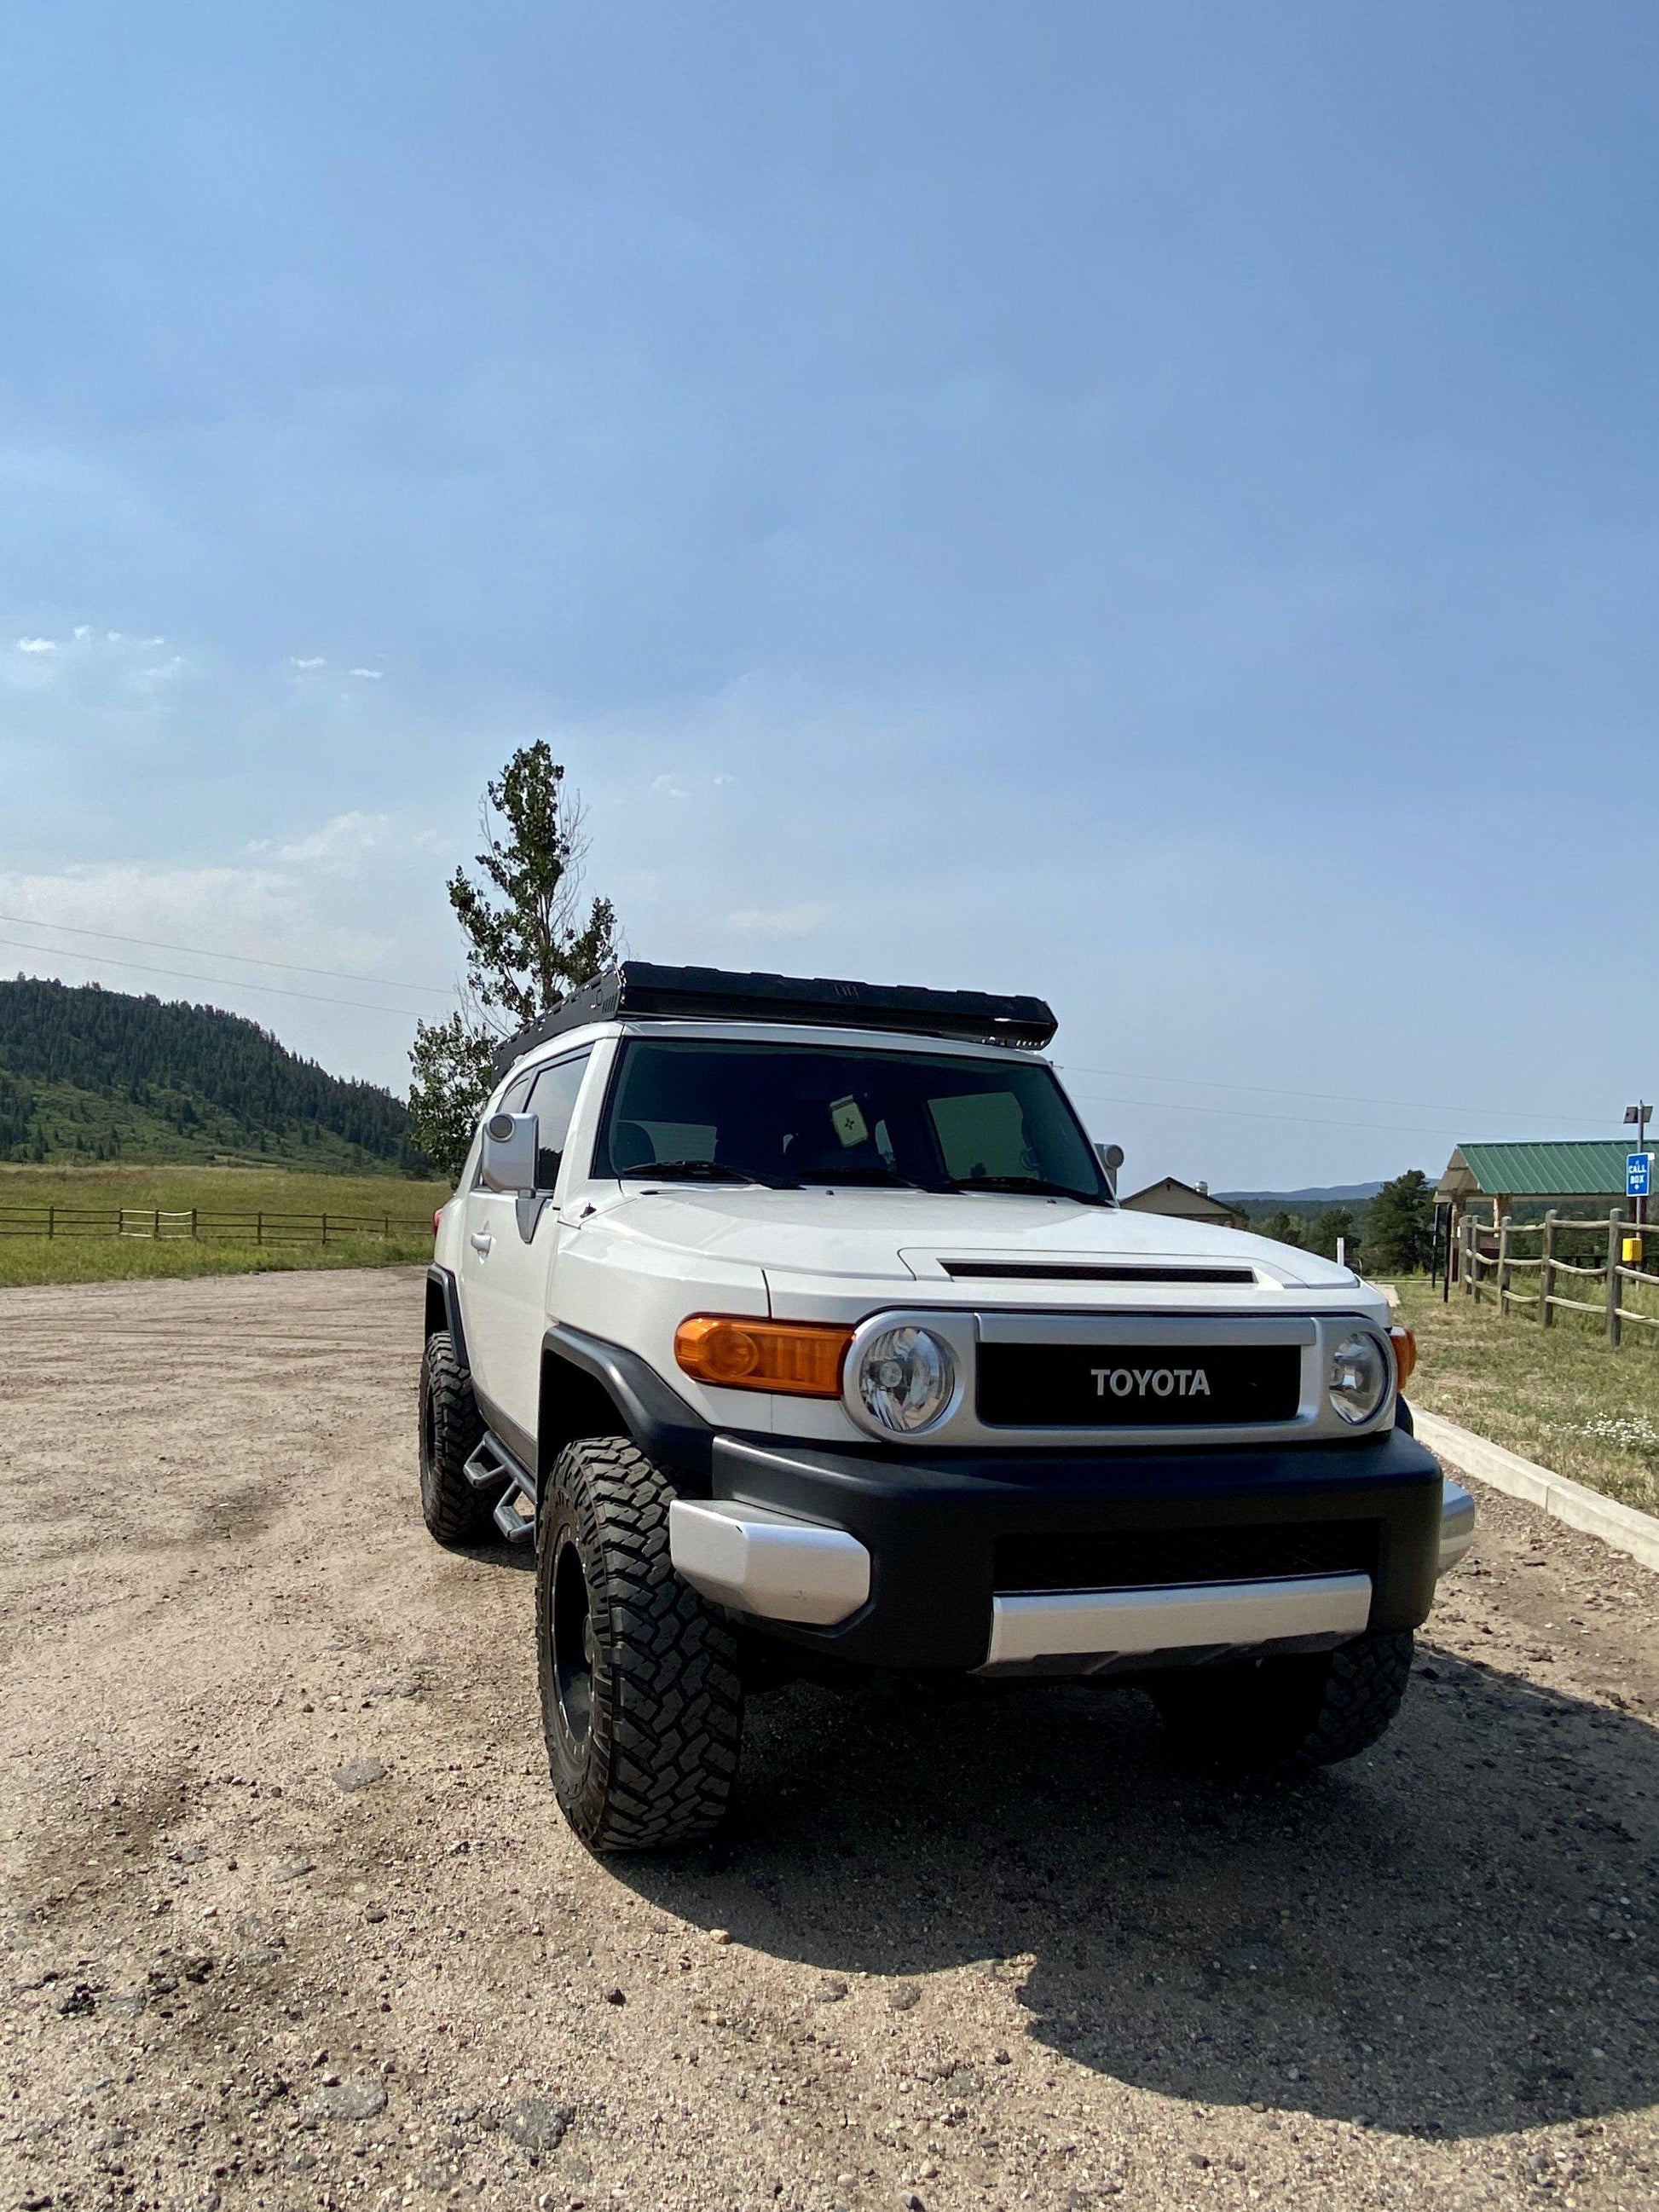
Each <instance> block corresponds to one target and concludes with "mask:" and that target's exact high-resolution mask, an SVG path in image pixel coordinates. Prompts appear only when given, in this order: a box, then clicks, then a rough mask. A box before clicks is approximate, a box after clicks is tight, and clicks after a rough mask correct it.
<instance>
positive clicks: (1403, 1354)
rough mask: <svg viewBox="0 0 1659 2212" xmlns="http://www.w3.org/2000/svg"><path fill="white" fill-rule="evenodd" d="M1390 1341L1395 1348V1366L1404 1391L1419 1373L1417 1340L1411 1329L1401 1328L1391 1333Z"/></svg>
mask: <svg viewBox="0 0 1659 2212" xmlns="http://www.w3.org/2000/svg"><path fill="white" fill-rule="evenodd" d="M1389 1343H1390V1344H1392V1345H1393V1346H1394V1364H1395V1368H1396V1369H1397V1370H1399V1376H1400V1388H1401V1389H1402V1390H1403V1389H1405V1387H1406V1385H1407V1383H1409V1382H1410V1381H1411V1379H1412V1376H1413V1375H1414V1374H1415V1373H1416V1371H1417V1339H1416V1338H1415V1337H1414V1336H1413V1334H1412V1333H1411V1331H1410V1329H1408V1328H1404V1327H1401V1328H1391V1329H1390V1330H1389Z"/></svg>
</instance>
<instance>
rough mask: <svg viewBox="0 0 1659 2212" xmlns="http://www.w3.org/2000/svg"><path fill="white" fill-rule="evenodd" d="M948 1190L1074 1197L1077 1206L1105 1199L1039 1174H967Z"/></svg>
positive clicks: (1029, 1196)
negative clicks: (1044, 1178)
mask: <svg viewBox="0 0 1659 2212" xmlns="http://www.w3.org/2000/svg"><path fill="white" fill-rule="evenodd" d="M945 1188H947V1189H950V1190H994V1191H1006V1192H1012V1194H1014V1196H1016V1197H1018V1198H1074V1199H1075V1200H1077V1202H1078V1204H1079V1206H1103V1205H1104V1204H1105V1203H1106V1201H1105V1200H1104V1199H1103V1198H1102V1197H1100V1196H1099V1195H1098V1194H1097V1193H1095V1192H1092V1191H1086V1190H1074V1189H1073V1188H1072V1185H1071V1184H1070V1183H1068V1182H1044V1181H1043V1180H1042V1176H968V1177H966V1178H965V1179H964V1180H962V1181H959V1182H952V1183H949V1184H947V1185H946V1186H945Z"/></svg>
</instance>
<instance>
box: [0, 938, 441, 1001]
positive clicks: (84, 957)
mask: <svg viewBox="0 0 1659 2212" xmlns="http://www.w3.org/2000/svg"><path fill="white" fill-rule="evenodd" d="M0 945H5V946H6V947H7V948H8V949H9V951H13V952H36V953H44V954H45V955H46V957H47V958H48V959H52V960H78V961H80V962H82V963H83V964H88V965H89V964H90V963H91V962H92V961H93V960H94V959H96V960H97V962H98V963H99V964H100V966H102V967H107V968H130V969H132V971H133V973H134V974H135V975H164V976H166V977H167V978H168V979H169V980H170V981H173V982H175V983H210V984H212V985H213V987H215V989H216V990H220V991H264V992H267V993H270V994H274V995H275V996H276V997H277V998H279V999H304V1000H307V1002H308V1003H309V1004H310V1005H312V1006H355V1007H356V1009H357V1011H358V1012H360V1013H365V1014H394V1015H396V1017H397V1018H398V1020H399V1021H400V1022H406V1021H408V1020H409V1019H410V1009H409V1007H407V1006H371V1005H370V1004H369V1002H368V1000H366V999H330V998H325V997H324V995H323V994H322V993H321V992H320V991H290V990H288V989H286V988H284V987H283V985H282V984H281V983H261V982H259V981H257V980H256V979H255V978H254V977H252V976H251V975H191V973H190V972H189V971H188V970H187V969H180V968H152V967H149V966H148V965H146V963H144V962H143V961H142V960H118V959H117V958H116V957H115V956H114V954H113V953H111V952H100V953H96V954H94V953H87V952H61V951H53V950H52V947H51V946H50V945H25V944H23V943H21V941H20V940H19V939H16V938H15V937H0ZM209 957H211V958H217V957H218V956H217V955H216V954H212V955H210V956H209Z"/></svg>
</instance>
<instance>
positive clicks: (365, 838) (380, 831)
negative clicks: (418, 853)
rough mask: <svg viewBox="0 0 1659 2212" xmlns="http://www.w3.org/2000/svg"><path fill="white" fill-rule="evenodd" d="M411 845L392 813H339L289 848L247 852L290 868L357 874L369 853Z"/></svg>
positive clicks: (280, 846)
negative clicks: (268, 858) (399, 845)
mask: <svg viewBox="0 0 1659 2212" xmlns="http://www.w3.org/2000/svg"><path fill="white" fill-rule="evenodd" d="M408 842H410V840H409V838H408V836H406V835H400V834H399V832H398V829H397V825H396V824H395V823H394V822H393V821H392V817H391V816H390V815H389V814H362V813H357V812H356V811H354V812H351V813H349V814H337V815H335V816H334V817H332V819H331V820H330V821H327V822H325V823H323V825H322V827H321V828H320V829H313V831H312V832H311V834H310V835H309V836H306V837H296V838H295V839H293V840H292V841H291V842H289V843H288V844H286V845H278V846H276V847H275V848H271V847H270V846H268V845H266V846H250V847H249V848H248V849H249V851H250V852H269V853H270V856H271V858H272V859H273V860H279V861H281V862H282V863H283V865H284V866H288V867H299V868H323V869H326V870H327V871H328V872H330V873H331V874H337V875H355V874H356V872H357V871H358V870H359V869H360V868H361V867H362V864H363V861H364V860H365V859H366V858H367V857H368V854H371V853H374V852H378V851H380V850H382V849H384V848H386V847H387V846H390V845H396V844H400V843H401V844H407V843H408Z"/></svg>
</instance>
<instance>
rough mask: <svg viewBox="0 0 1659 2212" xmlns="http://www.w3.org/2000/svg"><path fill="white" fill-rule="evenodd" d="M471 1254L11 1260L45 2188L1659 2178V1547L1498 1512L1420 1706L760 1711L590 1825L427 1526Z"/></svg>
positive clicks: (1163, 2195)
mask: <svg viewBox="0 0 1659 2212" xmlns="http://www.w3.org/2000/svg"><path fill="white" fill-rule="evenodd" d="M420 1291H421V1285H420V1278H419V1276H418V1274H417V1273H415V1272H414V1271H387V1272H384V1273H364V1274H356V1275H295V1276H272V1277H264V1278H260V1277H254V1278H243V1279H223V1280H205V1281H197V1282H191V1283H167V1282H160V1283H143V1284H108V1285H88V1286H77V1287H75V1288H70V1289H61V1290H27V1291H11V1292H8V1293H5V1294H3V1296H0V1629H3V1637H0V1667H3V1677H0V1680H3V1699H0V1863H3V1869H4V1889H3V1918H0V1944H3V1957H0V2207H3V2208H5V2212H14V2208H16V2212H21V2208H25V2207H33V2208H37V2209H38V2208H44V2207H46V2206H52V2207H53V2208H70V2207H73V2208H76V2212H80V2208H90V2207H94V2206H98V2207H102V2206H123V2207H134V2208H137V2207H159V2206H169V2207H171V2206H179V2207H185V2206H189V2207H197V2208H206V2207H209V2206H213V2205H222V2206H224V2207H226V2208H230V2207H234V2206H242V2205H256V2204H257V2205H263V2204H295V2205H325V2206H326V2205H337V2206H339V2205H347V2204H356V2203H362V2204H368V2203H392V2202H396V2203H409V2204H414V2205H419V2204H423V2203H426V2202H428V2199H433V2198H446V2199H450V2200H454V2199H458V2198H459V2200H460V2201H463V2202H477V2203H484V2204H487V2205H489V2206H492V2207H494V2206H501V2207H504V2208H519V2207H529V2206H538V2207H545V2206H557V2207H559V2208H562V2209H563V2208H573V2207H576V2206H579V2205H580V2206H585V2207H588V2208H599V2207H605V2208H628V2209H629V2212H653V2208H657V2207H687V2208H696V2209H697V2212H702V2208H722V2212H724V2208H726V2207H732V2208H738V2207H741V2208H754V2209H755V2212H759V2208H771V2207H775V2206H780V2207H785V2208H810V2212H829V2208H831V2207H834V2206H837V2205H842V2206H847V2207H848V2208H864V2207H870V2206H878V2207H884V2208H889V2209H890V2212H891V2209H892V2208H897V2207H900V2206H910V2205H915V2204H920V2205H921V2206H923V2207H925V2208H927V2212H947V2209H948V2208H957V2207H967V2206H986V2207H992V2206H1001V2207H1006V2208H1008V2209H1009V2212H1012V2208H1015V2207H1023V2206H1036V2207H1041V2208H1060V2207H1073V2208H1077V2207H1093V2206H1097V2205H1101V2206H1105V2205H1114V2206H1115V2205H1124V2206H1146V2207H1157V2208H1166V2207H1176V2206H1183V2207H1184V2206H1194V2207H1204V2208H1210V2207H1225V2206H1239V2207H1243V2206H1246V2205H1256V2204H1271V2205H1273V2206H1288V2207H1301V2206H1309V2207H1311V2206H1315V2205H1318V2206H1320V2207H1328V2206H1331V2205H1340V2206H1343V2207H1353V2206H1367V2207H1369V2206H1379V2207H1380V2206H1389V2207H1395V2206H1398V2207H1406V2206H1410V2207H1412V2208H1413V2212H1421V2208H1423V2207H1425V2206H1427V2207H1434V2208H1442V2207H1460V2206H1483V2207H1484V2206H1498V2205H1501V2206H1532V2205H1548V2204H1565V2205H1577V2206H1582V2207H1595V2208H1602V2207H1607V2208H1611V2207H1614V2206H1619V2207H1629V2208H1632V2212H1634V2208H1637V2207H1650V2206H1652V2205H1654V2204H1655V2203H1656V2202H1659V2126H1656V2112H1655V2107H1654V2104H1653V2101H1652V2100H1653V2099H1654V2097H1655V2094H1656V2082H1659V2036H1656V2022H1659V1948H1656V1943H1655V1919H1654V1907H1655V1876H1656V1874H1659V1737H1656V1732H1655V1717H1656V1713H1659V1634H1656V1626H1659V1603H1656V1599H1659V1579H1656V1578H1655V1577H1651V1576H1648V1575H1645V1574H1644V1571H1642V1570H1641V1569H1639V1568H1638V1567H1637V1566H1635V1565H1632V1564H1631V1563H1629V1562H1627V1561H1625V1560H1623V1559H1620V1557H1618V1556H1617V1555H1615V1554H1613V1553H1608V1552H1606V1551H1603V1550H1601V1548H1600V1547H1597V1546H1596V1545H1595V1544H1594V1543H1592V1542H1591V1541H1589V1540H1588V1539H1585V1538H1580V1537H1577V1536H1576V1535H1573V1534H1570V1533H1568V1532H1567V1531H1565V1530H1563V1529H1561V1528H1558V1527H1556V1526H1554V1525H1553V1524H1552V1523H1550V1522H1546V1521H1543V1520H1541V1519H1540V1518H1538V1517H1536V1516H1534V1515H1533V1514H1531V1513H1530V1512H1528V1511H1527V1510H1522V1509H1521V1508H1518V1507H1516V1506H1515V1505H1512V1504H1510V1503H1509V1502H1507V1501H1506V1500H1504V1499H1502V1498H1495V1497H1492V1496H1490V1495H1484V1496H1483V1497H1482V1498H1481V1500H1480V1504H1481V1508H1482V1511H1483V1515H1484V1519H1483V1522H1482V1528H1481V1533H1480V1537H1479V1539H1478V1541H1477V1547H1476V1550H1475V1552H1474V1554H1473V1555H1472V1557H1471V1559H1470V1560H1469V1562H1468V1563H1467V1564H1466V1565H1465V1566H1464V1567H1463V1568H1462V1570H1460V1571H1459V1572H1458V1573H1457V1575H1456V1576H1455V1577H1454V1578H1453V1579H1452V1580H1451V1581H1450V1582H1449V1583H1448V1584H1447V1585H1445V1586H1444V1594H1443V1602H1442V1605H1441V1607H1440V1608H1439V1610H1438V1612H1437V1614H1436V1615H1435V1618H1434V1620H1433V1621H1432V1622H1431V1626H1430V1629H1429V1632H1427V1633H1426V1634H1425V1637H1424V1638H1423V1639H1422V1641H1421V1644H1420V1646H1419V1654H1420V1665H1419V1676H1418V1679H1417V1680H1416V1681H1415V1682H1414V1684H1413V1689H1412V1692H1411V1695H1410V1697H1409V1699H1408V1700H1407V1709H1406V1711H1405V1713H1404V1715H1403V1717H1402V1718H1401V1723H1400V1724H1399V1726H1398V1728H1397V1729H1395V1732H1394V1734H1393V1735H1391V1736H1390V1737H1389V1739H1388V1740H1387V1741H1385V1742H1384V1744H1383V1746H1381V1747H1379V1748H1378V1749H1377V1750H1376V1751H1375V1752H1374V1753H1371V1754H1370V1755H1369V1756H1368V1757H1366V1758H1365V1759H1361V1760H1358V1761H1357V1762H1355V1763H1354V1764H1352V1765H1349V1766H1346V1767H1344V1768H1340V1769H1338V1770H1336V1771H1332V1772H1330V1773H1328V1774H1326V1775H1323V1776H1321V1777H1320V1778H1317V1779H1316V1780H1315V1781H1314V1782H1312V1783H1311V1784H1304V1785H1302V1786H1300V1787H1297V1788H1290V1787H1283V1786H1279V1785H1269V1784H1247V1785H1245V1786H1240V1785H1238V1784H1236V1783H1233V1782H1231V1781H1228V1780H1225V1779H1219V1778H1211V1777H1206V1776H1204V1775H1201V1774H1194V1773H1193V1772H1191V1771H1184V1770H1183V1769H1182V1767H1181V1766H1180V1765H1177V1764H1176V1762H1175V1761H1174V1760H1173V1759H1171V1757H1170V1755H1169V1753H1167V1752H1166V1750H1165V1748H1164V1744H1163V1742H1162V1741H1161V1738H1160V1735H1159V1732H1158V1725H1157V1723H1156V1720H1155V1718H1154V1716H1153V1714H1152V1709H1151V1707H1150V1705H1147V1704H1146V1701H1145V1699H1142V1698H1141V1697H1139V1695H1138V1694H1135V1693H1133V1692H1089V1691H1085V1690H1081V1689H1076V1688H1060V1689H1048V1690H1022V1691H1020V1692H1018V1693H1013V1694H1005V1695H1002V1696H999V1697H996V1698H988V1697H987V1698H983V1699H973V1700H963V1701H959V1702H950V1703H935V1702H917V1701H905V1700H903V1699H892V1698H885V1699H878V1698H872V1699H867V1700H866V1701H863V1702H853V1701H848V1700H842V1699H835V1698H832V1697H830V1696H829V1695H827V1694H824V1693H822V1692H816V1691H805V1690H791V1691H787V1692H782V1693H781V1694H779V1695H777V1696H775V1697H774V1698H771V1699H766V1700H760V1701H757V1702H756V1704H755V1705H753V1706H752V1707H751V1724H750V1732H749V1737H748V1743H747V1749H746V1752H745V1759H744V1785H743V1791H742V1798H741V1803H740V1807H739V1810H738V1816H737V1818H736V1820H735V1821H734V1822H733V1824H732V1828H731V1830H730V1832H729V1833H728V1835H727V1836H726V1837H725V1838H723V1839H722V1840H721V1842H720V1844H718V1845H716V1846H714V1847H712V1848H703V1849H700V1850H696V1851H694V1852H692V1853H690V1854H689V1855H686V1856H684V1857H679V1858H677V1859H669V1860H662V1861H656V1862H647V1863H629V1862H621V1863H613V1864H603V1865H602V1864H599V1863H595V1862H594V1861H593V1860H592V1859H590V1858H588V1857H586V1856H585V1854H584V1853H583V1852H582V1851H581V1850H580V1849H578V1848H577V1846H576V1845H575V1844H574V1843H573V1841H572V1840H571V1838H570V1837H569V1835H568V1832H566V1830H565V1829H564V1828H563V1826H562V1824H561V1822H560V1820H559V1819H558V1816H557V1813H556V1808H555V1806H554V1803H553V1800H552V1796H551V1793H550V1789H549V1785H548V1783H547V1779H546V1775H545V1770H544V1765H543V1759H542V1753H541V1747H540V1738H539V1731H538V1719H537V1713H536V1703H535V1691H534V1672H533V1659H534V1653H533V1649H532V1586H531V1578H530V1577H529V1575H528V1574H527V1573H526V1571H525V1564H524V1562H523V1561H522V1560H521V1559H520V1558H519V1557H518V1556H517V1555H512V1554H509V1553H507V1552H506V1551H505V1550H502V1551H500V1552H490V1553H480V1554H477V1555H476V1556H466V1557H460V1556H453V1555H449V1554H446V1553H443V1552H441V1551H440V1550H438V1549H437V1548H436V1547H435V1546H434V1545H433V1544H432V1543H431V1542H430V1541H428V1538H427V1536H426V1534H425V1533H424V1531H423V1529H422V1526H421V1522H420V1519H419V1515H418V1511H417V1508H416V1488H415V1472H414V1411H415V1380H416V1353H417V1348H418V1347H417V1345H416V1335H417V1332H418V1326H419V1316H420Z"/></svg>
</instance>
